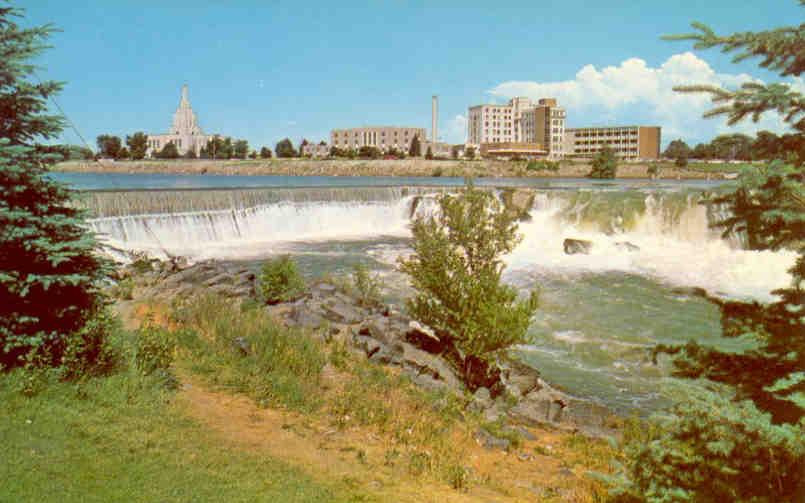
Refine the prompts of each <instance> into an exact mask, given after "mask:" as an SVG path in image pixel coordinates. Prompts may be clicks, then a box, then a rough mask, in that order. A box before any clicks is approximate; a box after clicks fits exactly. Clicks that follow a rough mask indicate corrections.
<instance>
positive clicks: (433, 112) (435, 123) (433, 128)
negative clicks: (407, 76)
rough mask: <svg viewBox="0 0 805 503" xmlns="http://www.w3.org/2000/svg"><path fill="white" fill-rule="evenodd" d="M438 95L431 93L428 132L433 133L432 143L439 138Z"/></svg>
mask: <svg viewBox="0 0 805 503" xmlns="http://www.w3.org/2000/svg"><path fill="white" fill-rule="evenodd" d="M438 128H439V97H438V96H436V95H433V98H432V99H431V106H430V132H431V134H432V135H433V137H432V138H431V140H432V141H433V143H434V145H435V144H436V142H437V141H438V139H439V129H438Z"/></svg>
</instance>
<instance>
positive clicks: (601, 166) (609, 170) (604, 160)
mask: <svg viewBox="0 0 805 503" xmlns="http://www.w3.org/2000/svg"><path fill="white" fill-rule="evenodd" d="M617 171H618V159H617V157H616V156H615V152H613V151H612V149H611V148H609V147H604V148H602V149H601V151H600V152H598V154H596V156H595V158H594V159H593V169H592V170H591V171H590V173H589V174H588V175H587V176H588V177H590V178H615V175H616V174H617Z"/></svg>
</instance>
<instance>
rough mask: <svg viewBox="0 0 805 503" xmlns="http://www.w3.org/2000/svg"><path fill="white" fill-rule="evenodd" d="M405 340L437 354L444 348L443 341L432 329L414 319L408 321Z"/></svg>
mask: <svg viewBox="0 0 805 503" xmlns="http://www.w3.org/2000/svg"><path fill="white" fill-rule="evenodd" d="M405 340H406V341H408V342H410V343H411V344H413V345H414V346H416V347H418V348H419V349H421V350H423V351H427V352H428V353H434V354H438V353H442V352H443V351H444V350H445V344H444V342H442V341H441V340H440V339H439V337H438V336H437V335H436V333H435V332H434V331H433V329H432V328H430V327H426V326H425V325H422V324H421V323H419V322H417V321H415V320H411V321H410V322H409V323H408V331H407V332H406V333H405Z"/></svg>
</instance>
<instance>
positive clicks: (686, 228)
mask: <svg viewBox="0 0 805 503" xmlns="http://www.w3.org/2000/svg"><path fill="white" fill-rule="evenodd" d="M442 190H446V189H439V188H427V187H373V188H317V189H310V188H305V189H248V190H210V191H201V190H199V191H133V192H107V193H91V194H89V195H88V196H87V197H86V198H85V200H84V204H85V205H86V207H87V208H88V210H89V211H90V212H91V213H92V214H94V215H96V218H93V219H91V220H90V226H91V228H92V230H94V231H95V232H96V233H98V234H100V235H101V239H102V240H104V241H105V242H106V243H107V244H109V245H110V246H112V247H115V248H120V249H124V250H134V251H146V252H149V253H151V254H155V255H158V256H159V255H162V254H165V253H169V254H171V255H184V256H189V257H191V258H196V259H203V258H252V257H260V256H265V255H268V254H272V253H276V252H278V251H280V250H283V249H287V247H288V246H289V245H291V244H293V243H299V242H311V241H338V240H355V239H363V240H374V241H382V240H383V237H395V238H399V237H403V238H404V237H407V236H409V235H410V230H409V225H410V222H411V218H412V217H413V216H415V215H425V214H429V213H430V212H432V211H433V210H434V208H435V196H436V195H437V194H439V193H441V191H442ZM534 196H535V197H534V203H533V207H532V208H531V210H530V217H531V218H530V219H529V220H528V221H526V222H521V223H520V232H521V233H522V234H523V241H522V243H521V244H520V245H519V246H518V247H517V249H516V250H515V251H514V252H513V253H512V254H511V255H510V256H509V257H507V258H506V262H507V265H508V267H509V270H510V271H520V272H528V271H535V272H539V271H544V270H546V269H550V270H552V271H559V272H566V273H572V274H578V273H585V272H601V271H622V272H628V273H634V274H639V275H646V276H651V277H655V278H659V279H661V280H664V281H668V282H670V283H673V284H677V285H684V286H697V287H702V288H705V289H707V290H708V291H709V292H711V293H713V294H723V295H726V296H739V297H747V296H748V297H754V298H760V299H768V298H769V292H770V291H771V290H773V289H775V288H779V287H783V286H785V285H786V284H787V282H788V281H789V275H788V273H787V272H786V270H787V268H788V267H790V265H791V264H792V263H793V260H794V254H793V253H790V252H785V251H781V252H770V251H766V252H756V251H748V250H743V249H741V242H740V239H729V240H724V239H722V238H721V236H720V233H719V231H718V230H714V229H712V228H711V223H712V222H713V219H714V218H723V214H722V213H723V212H720V210H719V209H713V208H708V207H707V206H705V205H702V204H699V201H700V200H701V193H698V192H640V191H595V190H588V191H562V190H560V191H552V190H541V189H535V194H534ZM566 238H576V239H587V240H590V241H592V242H593V243H594V246H593V249H592V252H591V253H590V254H589V255H566V254H565V253H564V251H563V249H562V242H563V240H564V239H566ZM624 241H628V242H629V243H631V244H633V245H635V246H636V247H638V248H639V250H636V251H635V250H634V249H633V250H632V251H626V250H624V247H623V245H621V244H620V243H622V242H624Z"/></svg>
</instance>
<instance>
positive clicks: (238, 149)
mask: <svg viewBox="0 0 805 503" xmlns="http://www.w3.org/2000/svg"><path fill="white" fill-rule="evenodd" d="M232 150H233V156H234V157H236V158H238V159H246V156H247V155H249V142H248V141H246V140H237V141H235V144H234V146H233V147H232Z"/></svg>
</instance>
